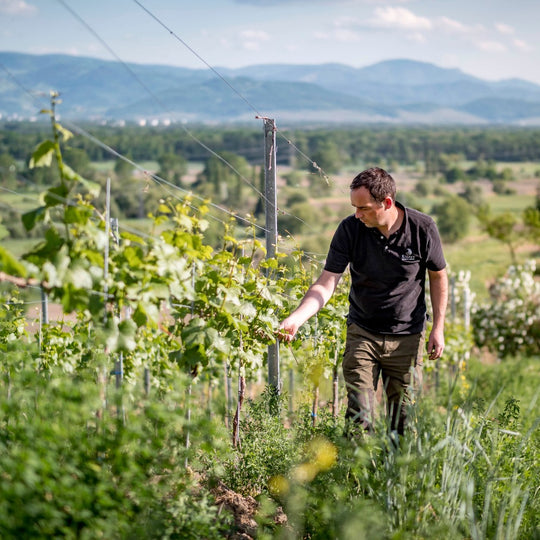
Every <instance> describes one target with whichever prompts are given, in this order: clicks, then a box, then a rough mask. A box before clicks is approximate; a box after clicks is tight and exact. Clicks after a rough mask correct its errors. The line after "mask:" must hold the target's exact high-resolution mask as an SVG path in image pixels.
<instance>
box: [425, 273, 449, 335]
mask: <svg viewBox="0 0 540 540" xmlns="http://www.w3.org/2000/svg"><path fill="white" fill-rule="evenodd" d="M429 292H430V297H431V305H432V307H433V326H434V327H435V328H437V329H440V330H443V329H444V319H445V316H446V307H447V305H448V275H447V273H446V270H440V271H439V272H432V271H430V272H429Z"/></svg>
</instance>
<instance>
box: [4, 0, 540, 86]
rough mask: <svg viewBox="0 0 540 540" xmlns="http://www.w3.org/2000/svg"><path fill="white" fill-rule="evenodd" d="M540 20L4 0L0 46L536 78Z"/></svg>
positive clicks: (424, 3)
mask: <svg viewBox="0 0 540 540" xmlns="http://www.w3.org/2000/svg"><path fill="white" fill-rule="evenodd" d="M148 12H150V13H148ZM156 19H158V20H156ZM539 20H540V1H539V0H513V1H509V0H0V51H12V52H13V51H14V52H24V53H30V54H48V53H63V54H70V55H80V56H91V57H97V58H104V59H108V60H116V59H118V58H119V59H121V60H122V61H124V62H136V63H141V64H167V65H174V66H184V67H189V68H201V69H206V68H207V66H208V65H210V66H213V67H215V68H219V67H231V68H235V67H246V66H250V65H254V64H321V63H341V64H346V65H349V66H352V67H365V66H369V65H371V64H375V63H377V62H380V61H383V60H391V59H397V58H407V59H411V60H418V61H422V62H429V63H432V64H435V65H437V66H440V67H447V68H458V69H460V70H462V71H464V72H465V73H468V74H470V75H475V76H477V77H479V78H482V79H486V80H490V81H494V80H501V79H508V78H521V79H525V80H528V81H532V82H535V83H538V84H540V32H539V31H538V21H539Z"/></svg>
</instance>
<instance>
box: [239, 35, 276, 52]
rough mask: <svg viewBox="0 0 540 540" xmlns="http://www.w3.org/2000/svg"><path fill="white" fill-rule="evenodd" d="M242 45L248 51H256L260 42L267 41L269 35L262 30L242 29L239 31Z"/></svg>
mask: <svg viewBox="0 0 540 540" xmlns="http://www.w3.org/2000/svg"><path fill="white" fill-rule="evenodd" d="M240 39H241V41H242V47H243V48H244V49H247V50H248V51H258V50H259V49H260V47H261V43H263V42H264V41H268V40H269V39H270V36H269V35H268V33H266V32H264V31H263V30H244V31H243V32H240Z"/></svg>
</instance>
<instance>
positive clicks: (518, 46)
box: [513, 39, 533, 52]
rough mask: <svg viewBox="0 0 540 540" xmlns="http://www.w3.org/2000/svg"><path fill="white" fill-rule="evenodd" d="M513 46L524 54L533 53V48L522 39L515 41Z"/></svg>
mask: <svg viewBox="0 0 540 540" xmlns="http://www.w3.org/2000/svg"><path fill="white" fill-rule="evenodd" d="M513 45H514V47H515V48H516V49H519V50H520V51H523V52H531V51H532V50H533V49H532V47H531V46H530V45H529V44H528V43H526V42H525V41H523V40H522V39H514V41H513Z"/></svg>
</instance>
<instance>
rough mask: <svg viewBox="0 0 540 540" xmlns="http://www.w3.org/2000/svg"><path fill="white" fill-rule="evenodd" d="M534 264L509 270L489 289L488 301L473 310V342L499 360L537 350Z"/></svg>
mask: <svg viewBox="0 0 540 540" xmlns="http://www.w3.org/2000/svg"><path fill="white" fill-rule="evenodd" d="M535 270H536V263H535V261H534V260H530V261H528V262H527V263H525V264H524V265H523V266H510V268H509V269H508V272H507V273H506V275H505V276H503V277H501V278H499V279H498V280H497V281H496V282H495V283H494V284H493V285H492V286H491V288H490V296H491V298H490V300H489V301H488V302H486V303H484V304H480V305H477V306H474V307H473V312H472V320H473V328H474V339H475V342H476V344H477V345H478V346H479V347H487V348H488V349H489V350H490V351H492V352H494V353H497V354H498V355H499V356H500V357H507V356H511V355H515V354H517V353H523V354H538V351H539V350H540V282H538V281H537V280H536V279H535V275H534V274H535Z"/></svg>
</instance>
